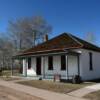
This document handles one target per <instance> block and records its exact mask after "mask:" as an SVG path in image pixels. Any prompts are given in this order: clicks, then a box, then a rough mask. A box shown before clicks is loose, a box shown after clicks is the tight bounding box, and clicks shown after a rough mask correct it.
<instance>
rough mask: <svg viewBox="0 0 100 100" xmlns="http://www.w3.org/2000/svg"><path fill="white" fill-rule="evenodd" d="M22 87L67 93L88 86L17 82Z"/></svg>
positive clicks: (50, 82) (37, 81)
mask: <svg viewBox="0 0 100 100" xmlns="http://www.w3.org/2000/svg"><path fill="white" fill-rule="evenodd" d="M18 83H20V84H23V85H28V86H32V87H36V88H40V89H45V90H50V91H54V92H59V93H65V94H66V93H69V92H71V91H73V90H77V89H79V88H83V87H84V86H87V85H89V84H86V83H85V84H72V83H60V82H52V81H44V80H41V81H40V80H31V81H22V82H18Z"/></svg>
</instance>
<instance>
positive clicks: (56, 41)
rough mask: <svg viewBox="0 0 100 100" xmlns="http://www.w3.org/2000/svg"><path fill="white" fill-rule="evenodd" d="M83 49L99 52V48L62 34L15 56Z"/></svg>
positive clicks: (67, 34)
mask: <svg viewBox="0 0 100 100" xmlns="http://www.w3.org/2000/svg"><path fill="white" fill-rule="evenodd" d="M78 48H84V49H89V50H94V51H98V52H100V48H99V47H97V46H95V45H93V44H91V43H89V42H87V41H84V40H82V39H80V38H78V37H76V36H73V35H71V34H69V33H63V34H61V35H59V36H57V37H55V38H52V39H50V40H48V41H46V42H44V43H42V44H39V45H37V46H35V47H33V48H30V49H28V50H25V51H23V52H20V53H18V55H17V56H27V55H33V54H34V55H37V54H42V53H45V54H46V53H52V52H62V51H63V52H64V50H72V49H78Z"/></svg>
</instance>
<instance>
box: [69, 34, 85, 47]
mask: <svg viewBox="0 0 100 100" xmlns="http://www.w3.org/2000/svg"><path fill="white" fill-rule="evenodd" d="M67 35H68V36H69V37H70V38H72V39H73V40H74V41H76V42H77V43H79V44H80V45H81V46H82V47H83V46H84V45H83V44H82V43H81V42H80V41H78V40H77V39H75V38H74V37H73V36H72V34H70V33H67Z"/></svg>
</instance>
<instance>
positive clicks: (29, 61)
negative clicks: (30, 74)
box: [28, 58, 31, 69]
mask: <svg viewBox="0 0 100 100" xmlns="http://www.w3.org/2000/svg"><path fill="white" fill-rule="evenodd" d="M28 69H31V58H28Z"/></svg>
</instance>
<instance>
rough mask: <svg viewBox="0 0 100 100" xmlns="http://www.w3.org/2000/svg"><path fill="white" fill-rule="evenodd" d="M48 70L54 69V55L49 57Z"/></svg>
mask: <svg viewBox="0 0 100 100" xmlns="http://www.w3.org/2000/svg"><path fill="white" fill-rule="evenodd" d="M48 70H53V57H52V56H49V57H48Z"/></svg>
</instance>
